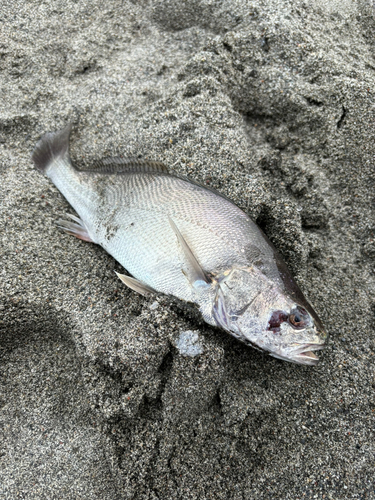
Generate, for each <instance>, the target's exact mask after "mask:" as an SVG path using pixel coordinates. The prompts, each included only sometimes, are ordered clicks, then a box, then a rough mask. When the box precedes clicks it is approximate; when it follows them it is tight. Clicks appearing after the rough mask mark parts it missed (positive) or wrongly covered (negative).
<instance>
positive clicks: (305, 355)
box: [291, 344, 326, 365]
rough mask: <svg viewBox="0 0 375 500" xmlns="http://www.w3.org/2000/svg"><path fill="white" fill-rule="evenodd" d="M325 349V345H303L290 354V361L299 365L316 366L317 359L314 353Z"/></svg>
mask: <svg viewBox="0 0 375 500" xmlns="http://www.w3.org/2000/svg"><path fill="white" fill-rule="evenodd" d="M325 348H326V344H303V345H301V346H300V347H297V348H296V349H293V351H292V352H291V361H294V363H299V364H301V365H316V364H317V363H318V361H319V357H318V356H317V355H316V354H315V351H321V350H322V349H325Z"/></svg>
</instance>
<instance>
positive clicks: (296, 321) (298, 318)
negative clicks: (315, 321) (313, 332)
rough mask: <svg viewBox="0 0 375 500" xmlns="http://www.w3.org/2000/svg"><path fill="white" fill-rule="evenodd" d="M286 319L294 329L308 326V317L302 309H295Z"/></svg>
mask: <svg viewBox="0 0 375 500" xmlns="http://www.w3.org/2000/svg"><path fill="white" fill-rule="evenodd" d="M288 319H289V323H290V324H291V325H292V326H294V327H295V328H302V327H304V326H306V325H307V324H308V319H309V315H308V313H307V311H305V309H303V308H302V307H296V308H295V309H294V310H293V311H291V313H290V315H289V318H288Z"/></svg>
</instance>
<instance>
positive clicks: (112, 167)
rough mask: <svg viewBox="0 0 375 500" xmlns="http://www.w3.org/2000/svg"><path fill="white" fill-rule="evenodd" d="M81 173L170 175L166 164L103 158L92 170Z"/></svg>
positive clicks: (132, 159)
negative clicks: (159, 173)
mask: <svg viewBox="0 0 375 500" xmlns="http://www.w3.org/2000/svg"><path fill="white" fill-rule="evenodd" d="M80 171H81V172H87V173H89V172H92V173H95V174H119V175H121V174H131V173H153V172H163V173H168V169H167V167H166V166H165V165H164V163H161V162H159V161H149V160H137V159H134V158H121V157H119V156H115V157H112V158H103V159H102V160H96V161H94V163H92V164H91V166H90V168H87V169H86V168H85V169H80Z"/></svg>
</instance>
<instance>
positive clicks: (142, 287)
mask: <svg viewBox="0 0 375 500" xmlns="http://www.w3.org/2000/svg"><path fill="white" fill-rule="evenodd" d="M115 272H116V271H115ZM116 274H117V276H118V277H119V278H120V280H121V281H122V282H123V283H125V285H126V286H128V287H129V288H131V289H132V290H134V291H135V292H138V293H140V294H141V295H148V294H150V293H157V292H156V290H154V289H153V288H151V287H150V286H148V285H146V284H145V283H142V281H138V280H136V279H135V278H132V277H131V276H126V275H125V274H120V273H116Z"/></svg>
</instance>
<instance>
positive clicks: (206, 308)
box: [33, 127, 327, 364]
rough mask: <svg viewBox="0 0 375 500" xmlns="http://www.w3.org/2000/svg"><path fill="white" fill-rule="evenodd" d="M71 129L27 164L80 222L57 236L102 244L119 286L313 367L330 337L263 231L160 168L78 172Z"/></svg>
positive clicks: (107, 165) (48, 141)
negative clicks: (195, 311) (185, 307)
mask: <svg viewBox="0 0 375 500" xmlns="http://www.w3.org/2000/svg"><path fill="white" fill-rule="evenodd" d="M69 134H70V127H67V128H65V129H64V130H62V131H60V132H56V133H48V134H46V135H45V136H44V137H43V138H42V139H41V140H40V141H39V143H38V144H37V146H36V148H35V150H34V153H33V161H34V163H35V165H36V167H37V168H38V169H39V170H41V171H42V172H44V173H45V174H46V175H47V176H48V177H49V178H50V179H51V180H52V182H53V183H54V184H55V185H56V187H57V188H58V189H59V190H60V191H61V193H62V194H63V195H64V196H65V198H66V199H67V200H68V201H69V203H70V204H71V205H72V207H73V208H74V209H75V210H76V212H77V213H78V214H79V217H80V218H79V219H78V218H76V217H75V216H72V219H73V220H74V222H72V221H60V227H62V228H63V229H64V230H66V231H67V232H68V233H69V234H73V235H75V236H77V237H79V238H81V239H84V240H86V241H92V242H94V243H97V244H99V245H101V246H102V247H103V248H105V250H107V252H108V253H110V254H111V255H112V256H113V257H114V258H115V259H116V260H117V261H118V262H119V263H120V264H121V265H122V266H123V267H124V268H125V269H126V270H127V271H128V272H129V273H130V274H131V275H132V276H133V278H131V277H129V276H125V275H119V277H120V278H121V279H122V281H123V282H124V283H125V284H127V285H128V286H130V287H131V288H133V289H134V290H136V291H138V292H141V293H150V292H157V293H163V294H167V295H171V296H174V297H177V298H179V299H181V300H183V301H186V302H192V303H195V304H197V306H198V307H199V310H200V312H201V314H202V316H203V318H204V319H205V321H207V322H208V323H209V324H211V325H214V326H218V327H220V328H223V329H225V330H226V331H228V332H230V333H231V334H232V335H234V336H235V337H237V338H239V339H240V340H242V341H244V342H246V343H248V344H251V345H254V346H256V347H258V348H260V349H262V350H265V351H267V352H269V353H270V354H271V355H272V356H274V357H278V358H281V359H286V360H288V361H293V362H296V363H303V364H315V363H316V362H317V360H318V358H317V356H316V355H315V354H314V352H313V351H316V350H319V349H321V348H322V347H324V345H325V342H326V339H327V335H326V333H325V331H324V329H323V326H322V324H321V322H320V320H319V318H318V316H317V315H316V313H315V311H314V310H313V309H312V307H311V306H310V304H309V303H308V302H307V301H306V299H305V297H304V296H303V294H302V292H301V291H300V289H299V287H298V285H297V284H296V283H295V281H294V280H293V278H292V277H291V275H290V273H289V271H288V270H287V268H286V266H285V264H284V263H283V261H282V260H281V258H280V256H279V255H278V254H277V252H276V250H275V249H274V247H273V246H272V244H271V243H270V242H269V240H268V239H267V237H266V236H265V235H264V234H263V232H262V231H261V230H260V229H259V227H258V226H257V225H256V224H255V223H254V222H253V221H252V220H251V219H250V217H248V215H247V214H245V213H244V212H243V211H242V210H241V209H240V208H239V207H237V206H236V205H235V204H234V203H232V202H231V201H230V200H228V199H227V198H225V197H224V196H222V195H220V194H219V193H217V192H216V191H214V190H212V189H209V188H206V187H204V186H201V185H200V184H198V183H196V182H194V181H191V180H190V179H187V178H183V177H181V176H178V175H171V174H169V173H167V172H166V167H165V166H163V165H162V164H160V163H157V162H147V161H141V160H131V159H121V158H113V159H105V160H101V161H100V162H97V165H96V169H90V170H89V171H80V170H77V169H76V168H75V167H74V166H73V164H72V162H71V160H70V158H69V153H68V145H69Z"/></svg>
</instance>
